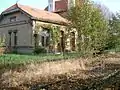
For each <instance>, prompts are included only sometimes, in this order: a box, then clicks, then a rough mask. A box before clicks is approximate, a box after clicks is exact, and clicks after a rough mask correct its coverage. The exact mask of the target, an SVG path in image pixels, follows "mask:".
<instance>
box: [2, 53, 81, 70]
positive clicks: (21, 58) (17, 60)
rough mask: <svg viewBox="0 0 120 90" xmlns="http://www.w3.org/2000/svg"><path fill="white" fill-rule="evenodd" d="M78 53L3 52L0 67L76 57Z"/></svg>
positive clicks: (12, 66) (13, 66)
mask: <svg viewBox="0 0 120 90" xmlns="http://www.w3.org/2000/svg"><path fill="white" fill-rule="evenodd" d="M79 56H80V54H78V53H64V54H40V55H20V54H4V55H1V56H0V68H15V67H17V66H21V65H22V66H23V65H26V64H30V63H41V62H46V61H47V62H49V61H57V60H63V59H71V58H78V57H79Z"/></svg>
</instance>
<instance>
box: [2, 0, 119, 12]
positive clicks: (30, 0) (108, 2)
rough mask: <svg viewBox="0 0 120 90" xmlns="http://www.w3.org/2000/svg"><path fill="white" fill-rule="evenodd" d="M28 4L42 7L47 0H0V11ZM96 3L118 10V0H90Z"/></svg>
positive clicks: (114, 10) (113, 10) (45, 4)
mask: <svg viewBox="0 0 120 90" xmlns="http://www.w3.org/2000/svg"><path fill="white" fill-rule="evenodd" d="M16 1H18V3H20V4H23V5H29V6H32V7H35V8H39V9H44V8H45V7H46V6H47V5H48V0H0V13H1V12H2V11H4V10H5V9H6V8H8V7H10V6H12V5H13V4H15V3H16ZM92 1H95V2H97V3H102V4H104V5H105V6H107V7H108V8H109V9H110V11H112V12H116V11H119V10H120V0H92Z"/></svg>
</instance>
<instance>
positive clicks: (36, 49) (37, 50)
mask: <svg viewBox="0 0 120 90" xmlns="http://www.w3.org/2000/svg"><path fill="white" fill-rule="evenodd" d="M34 53H35V54H40V53H47V50H46V49H45V48H44V47H37V48H35V49H34Z"/></svg>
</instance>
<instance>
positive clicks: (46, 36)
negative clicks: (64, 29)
mask: <svg viewBox="0 0 120 90" xmlns="http://www.w3.org/2000/svg"><path fill="white" fill-rule="evenodd" d="M49 43H50V32H49V30H48V29H45V30H43V31H42V32H41V44H42V46H43V47H47V46H49Z"/></svg>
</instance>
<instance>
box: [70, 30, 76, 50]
mask: <svg viewBox="0 0 120 90" xmlns="http://www.w3.org/2000/svg"><path fill="white" fill-rule="evenodd" d="M70 44H71V49H72V51H74V50H75V33H74V32H71V40H70Z"/></svg>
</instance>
